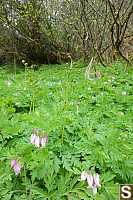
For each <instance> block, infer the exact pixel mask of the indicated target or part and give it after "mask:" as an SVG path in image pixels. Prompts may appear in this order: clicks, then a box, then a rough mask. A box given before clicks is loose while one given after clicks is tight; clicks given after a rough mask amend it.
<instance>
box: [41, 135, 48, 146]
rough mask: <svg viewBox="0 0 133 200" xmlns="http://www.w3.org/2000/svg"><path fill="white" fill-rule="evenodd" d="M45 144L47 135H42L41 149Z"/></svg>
mask: <svg viewBox="0 0 133 200" xmlns="http://www.w3.org/2000/svg"><path fill="white" fill-rule="evenodd" d="M46 143H47V135H44V138H43V137H41V138H40V146H41V148H44V147H45V144H46Z"/></svg>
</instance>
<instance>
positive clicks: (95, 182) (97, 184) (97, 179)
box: [93, 174, 101, 187]
mask: <svg viewBox="0 0 133 200" xmlns="http://www.w3.org/2000/svg"><path fill="white" fill-rule="evenodd" d="M93 177H94V185H95V186H96V187H99V186H100V187H101V185H100V184H99V175H98V174H94V175H93Z"/></svg>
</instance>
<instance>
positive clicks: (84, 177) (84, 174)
mask: <svg viewBox="0 0 133 200" xmlns="http://www.w3.org/2000/svg"><path fill="white" fill-rule="evenodd" d="M86 179H87V172H86V171H83V172H82V174H81V179H79V181H84V180H86Z"/></svg>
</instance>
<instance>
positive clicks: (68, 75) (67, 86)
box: [61, 72, 70, 145]
mask: <svg viewBox="0 0 133 200" xmlns="http://www.w3.org/2000/svg"><path fill="white" fill-rule="evenodd" d="M69 76H70V72H69V73H68V76H67V95H66V109H65V111H67V108H68V91H69ZM65 123H66V117H64V124H63V130H62V142H61V144H62V145H63V138H64V129H65Z"/></svg>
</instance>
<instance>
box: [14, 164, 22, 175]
mask: <svg viewBox="0 0 133 200" xmlns="http://www.w3.org/2000/svg"><path fill="white" fill-rule="evenodd" d="M21 167H22V163H17V164H15V165H14V172H15V175H18V174H20V173H21V172H20V171H21Z"/></svg>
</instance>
